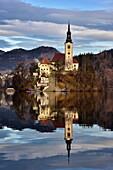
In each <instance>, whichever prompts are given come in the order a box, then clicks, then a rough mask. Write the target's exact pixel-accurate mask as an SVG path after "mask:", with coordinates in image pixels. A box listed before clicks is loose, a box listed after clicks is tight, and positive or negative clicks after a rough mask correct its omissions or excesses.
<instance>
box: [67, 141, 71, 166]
mask: <svg viewBox="0 0 113 170" xmlns="http://www.w3.org/2000/svg"><path fill="white" fill-rule="evenodd" d="M71 142H72V139H70V140H66V144H67V151H68V164H69V163H70V151H71Z"/></svg>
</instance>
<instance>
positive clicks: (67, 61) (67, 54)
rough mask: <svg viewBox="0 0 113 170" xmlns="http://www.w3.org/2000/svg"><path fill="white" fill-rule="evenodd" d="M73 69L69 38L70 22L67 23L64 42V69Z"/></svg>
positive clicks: (70, 40)
mask: <svg viewBox="0 0 113 170" xmlns="http://www.w3.org/2000/svg"><path fill="white" fill-rule="evenodd" d="M69 70H73V42H72V39H71V31H70V23H68V31H67V38H66V42H65V71H69Z"/></svg>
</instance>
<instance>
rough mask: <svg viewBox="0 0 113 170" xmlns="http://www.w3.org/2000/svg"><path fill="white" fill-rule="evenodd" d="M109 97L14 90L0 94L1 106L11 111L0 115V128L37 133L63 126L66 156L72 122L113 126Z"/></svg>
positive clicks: (102, 94) (101, 94) (91, 94)
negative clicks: (29, 92) (30, 130)
mask: <svg viewBox="0 0 113 170" xmlns="http://www.w3.org/2000/svg"><path fill="white" fill-rule="evenodd" d="M110 96H111V94H108V96H107V95H106V94H104V93H68V94H66V93H52V92H51V93H35V94H26V93H15V94H14V95H13V96H8V95H6V94H5V93H2V94H1V96H0V97H1V98H0V106H1V108H5V109H11V110H13V112H12V114H9V113H6V114H2V113H1V114H0V128H3V127H4V126H7V127H9V128H12V129H17V130H23V129H25V128H30V129H35V130H37V131H40V132H54V131H55V130H56V129H57V128H64V140H65V142H66V148H67V152H68V159H69V157H70V150H71V143H72V140H73V124H76V123H78V124H79V125H80V126H83V127H86V126H87V127H92V126H93V125H95V124H97V125H99V126H100V127H102V128H104V129H111V130H112V129H113V121H112V120H113V119H112V115H113V114H112V113H113V108H112V107H113V106H112V105H110V104H111V101H110ZM112 97H113V96H111V100H112ZM108 108H109V109H108Z"/></svg>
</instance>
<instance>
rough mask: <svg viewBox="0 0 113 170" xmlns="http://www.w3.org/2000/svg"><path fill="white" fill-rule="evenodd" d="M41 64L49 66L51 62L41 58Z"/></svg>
mask: <svg viewBox="0 0 113 170" xmlns="http://www.w3.org/2000/svg"><path fill="white" fill-rule="evenodd" d="M40 63H41V64H51V61H50V60H49V59H48V58H43V59H42V60H41V61H40Z"/></svg>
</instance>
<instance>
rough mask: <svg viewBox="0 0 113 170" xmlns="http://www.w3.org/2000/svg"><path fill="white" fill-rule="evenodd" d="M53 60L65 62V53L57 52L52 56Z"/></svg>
mask: <svg viewBox="0 0 113 170" xmlns="http://www.w3.org/2000/svg"><path fill="white" fill-rule="evenodd" d="M51 61H52V62H57V61H61V62H63V63H64V62H65V54H63V53H57V54H55V56H54V57H53V58H52V60H51Z"/></svg>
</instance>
